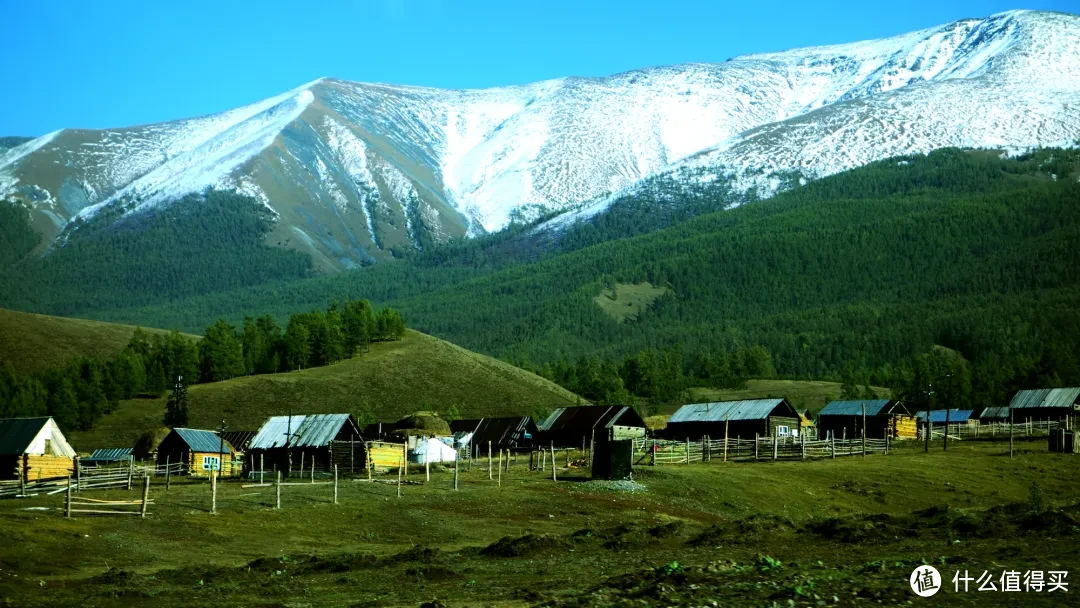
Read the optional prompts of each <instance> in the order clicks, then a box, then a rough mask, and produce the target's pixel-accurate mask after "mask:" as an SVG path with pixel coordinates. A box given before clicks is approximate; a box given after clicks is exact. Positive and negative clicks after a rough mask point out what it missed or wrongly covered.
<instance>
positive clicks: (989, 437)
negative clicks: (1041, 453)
mask: <svg viewBox="0 0 1080 608" xmlns="http://www.w3.org/2000/svg"><path fill="white" fill-rule="evenodd" d="M1069 426H1070V425H1068V424H1067V423H1065V422H1059V421H1057V420H1050V421H1046V420H1042V421H1038V422H1036V421H1025V422H1016V423H1013V424H1010V423H1008V422H970V423H969V422H967V421H964V422H958V423H950V424H949V425H948V432H949V439H966V440H975V439H979V440H986V441H1008V440H1009V434H1010V433H1012V435H1013V437H1015V438H1017V439H1023V438H1024V437H1047V436H1049V435H1050V432H1051V431H1055V430H1059V429H1065V428H1068V427H1069ZM945 430H946V427H945V425H944V424H941V425H934V426H933V427H932V428H931V430H930V439H931V440H937V439H943V438H944V437H945ZM919 439H920V440H922V441H925V440H926V430H925V428H922V429H919Z"/></svg>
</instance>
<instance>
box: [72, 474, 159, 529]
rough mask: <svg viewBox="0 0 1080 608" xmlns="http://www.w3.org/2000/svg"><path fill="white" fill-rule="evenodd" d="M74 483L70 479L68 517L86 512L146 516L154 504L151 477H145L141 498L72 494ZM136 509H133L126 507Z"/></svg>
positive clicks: (91, 513)
mask: <svg viewBox="0 0 1080 608" xmlns="http://www.w3.org/2000/svg"><path fill="white" fill-rule="evenodd" d="M74 485H75V484H74V483H72V482H71V480H70V479H69V480H68V485H67V488H65V489H66V490H67V497H66V499H65V500H64V515H65V517H67V518H68V519H70V518H71V514H72V513H85V514H87V515H138V516H139V517H146V508H147V507H148V506H149V505H152V504H154V503H153V501H151V500H150V478H149V477H143V492H142V499H141V500H117V499H98V498H87V497H85V496H75V495H73V494H72V488H73V487H74ZM79 507H90V508H79ZM129 508H130V509H135V510H133V511H129V510H125V509H129Z"/></svg>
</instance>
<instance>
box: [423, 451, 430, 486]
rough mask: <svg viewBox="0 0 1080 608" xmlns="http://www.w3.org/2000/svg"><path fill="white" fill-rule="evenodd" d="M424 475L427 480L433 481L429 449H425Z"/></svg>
mask: <svg viewBox="0 0 1080 608" xmlns="http://www.w3.org/2000/svg"><path fill="white" fill-rule="evenodd" d="M424 477H425V480H426V481H431V455H430V454H428V451H427V449H426V448H425V449H424Z"/></svg>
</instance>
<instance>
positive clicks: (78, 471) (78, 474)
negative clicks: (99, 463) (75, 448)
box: [68, 456, 82, 493]
mask: <svg viewBox="0 0 1080 608" xmlns="http://www.w3.org/2000/svg"><path fill="white" fill-rule="evenodd" d="M68 485H71V484H70V483H69V484H68ZM75 491H76V492H79V493H82V462H80V460H79V457H78V456H76V457H75Z"/></svg>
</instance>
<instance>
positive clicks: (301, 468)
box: [300, 450, 304, 481]
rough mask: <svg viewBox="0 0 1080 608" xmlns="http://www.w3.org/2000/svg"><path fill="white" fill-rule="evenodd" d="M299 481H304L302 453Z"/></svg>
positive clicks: (302, 453) (301, 455)
mask: <svg viewBox="0 0 1080 608" xmlns="http://www.w3.org/2000/svg"><path fill="white" fill-rule="evenodd" d="M300 481H304V452H303V450H301V451H300Z"/></svg>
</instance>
